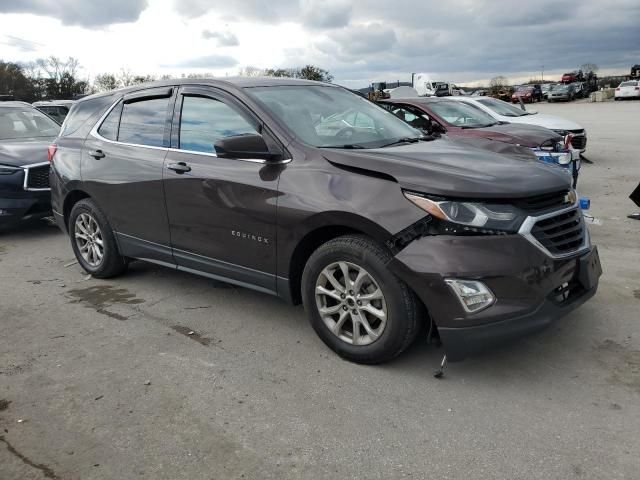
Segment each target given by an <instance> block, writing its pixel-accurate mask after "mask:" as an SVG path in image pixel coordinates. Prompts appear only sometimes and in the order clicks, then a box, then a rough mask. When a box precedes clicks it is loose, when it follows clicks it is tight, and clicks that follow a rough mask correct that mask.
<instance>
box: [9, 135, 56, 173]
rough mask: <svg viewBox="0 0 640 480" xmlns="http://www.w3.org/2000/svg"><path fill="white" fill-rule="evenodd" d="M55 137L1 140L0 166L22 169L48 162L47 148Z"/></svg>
mask: <svg viewBox="0 0 640 480" xmlns="http://www.w3.org/2000/svg"><path fill="white" fill-rule="evenodd" d="M53 139H54V137H38V138H19V139H18V138H16V139H9V140H0V164H3V165H11V166H14V167H21V166H23V165H30V164H32V163H41V162H46V161H47V147H48V146H49V145H50V144H51V142H52V141H53Z"/></svg>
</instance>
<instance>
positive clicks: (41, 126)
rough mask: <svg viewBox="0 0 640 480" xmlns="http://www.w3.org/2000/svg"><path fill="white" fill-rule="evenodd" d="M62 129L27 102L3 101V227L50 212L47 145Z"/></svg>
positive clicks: (0, 199) (0, 202)
mask: <svg viewBox="0 0 640 480" xmlns="http://www.w3.org/2000/svg"><path fill="white" fill-rule="evenodd" d="M59 130H60V125H58V124H57V123H56V122H54V121H53V120H52V119H51V118H49V117H48V116H47V115H45V114H43V113H42V112H40V111H39V110H37V109H36V108H34V107H32V106H31V105H29V104H28V103H25V102H2V103H0V228H4V229H6V228H10V227H13V226H15V225H17V224H20V223H22V222H26V221H28V220H36V219H38V218H42V217H45V216H48V215H51V202H50V192H49V162H48V160H47V155H48V151H47V149H48V147H49V145H50V144H51V141H52V140H53V139H54V138H55V137H56V135H57V134H58V131H59Z"/></svg>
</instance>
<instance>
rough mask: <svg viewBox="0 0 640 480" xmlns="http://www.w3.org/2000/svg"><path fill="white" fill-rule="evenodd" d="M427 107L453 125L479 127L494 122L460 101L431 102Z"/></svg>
mask: <svg viewBox="0 0 640 480" xmlns="http://www.w3.org/2000/svg"><path fill="white" fill-rule="evenodd" d="M428 108H429V109H430V110H432V111H433V113H435V114H436V115H438V116H439V117H440V118H442V119H443V120H444V121H445V122H447V123H448V124H449V125H453V126H454V127H462V128H481V127H489V126H491V125H495V124H496V121H495V119H494V118H493V117H491V116H490V115H488V114H486V113H484V112H483V111H482V110H480V109H478V108H476V107H473V106H471V105H468V104H465V103H462V102H431V103H429V104H428Z"/></svg>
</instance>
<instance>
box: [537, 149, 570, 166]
mask: <svg viewBox="0 0 640 480" xmlns="http://www.w3.org/2000/svg"><path fill="white" fill-rule="evenodd" d="M533 153H535V154H536V157H538V160H542V161H543V162H546V163H555V164H557V165H563V166H567V165H569V164H570V163H571V161H572V160H573V155H572V154H571V152H566V151H565V152H550V151H548V150H544V149H540V150H533Z"/></svg>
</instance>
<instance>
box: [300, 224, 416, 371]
mask: <svg viewBox="0 0 640 480" xmlns="http://www.w3.org/2000/svg"><path fill="white" fill-rule="evenodd" d="M391 258H392V257H391V254H390V253H389V252H388V251H387V250H386V249H384V247H382V246H380V245H378V244H377V243H375V242H374V241H372V240H371V239H369V238H368V237H366V236H363V235H345V236H342V237H338V238H336V239H333V240H330V241H329V242H327V243H325V244H324V245H322V246H321V247H320V248H318V249H317V250H316V251H315V252H314V253H313V254H312V255H311V257H310V258H309V260H308V262H307V264H306V266H305V269H304V273H303V275H302V296H303V302H304V306H305V309H306V311H307V314H308V316H309V321H310V322H311V325H312V327H313V329H314V330H315V331H316V333H317V334H318V335H319V336H320V338H321V339H322V341H323V342H324V343H325V344H326V345H327V346H328V347H329V348H331V349H332V350H333V351H334V352H336V353H337V354H338V355H340V356H341V357H343V358H345V359H347V360H350V361H353V362H356V363H363V364H376V363H382V362H385V361H388V360H391V359H392V358H394V357H396V356H397V355H399V354H400V353H401V352H402V351H404V350H405V349H406V348H407V347H408V346H409V345H410V344H411V343H412V342H413V341H414V340H415V338H416V335H417V333H418V331H419V327H420V319H419V315H418V312H419V305H420V304H419V302H418V300H417V299H416V296H415V294H414V293H413V292H412V291H411V290H410V288H409V287H408V286H407V284H406V283H404V282H403V281H402V280H400V279H399V278H397V277H396V276H395V275H394V274H393V273H391V272H390V271H389V269H388V268H387V263H388V262H389V261H390V260H391Z"/></svg>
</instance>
